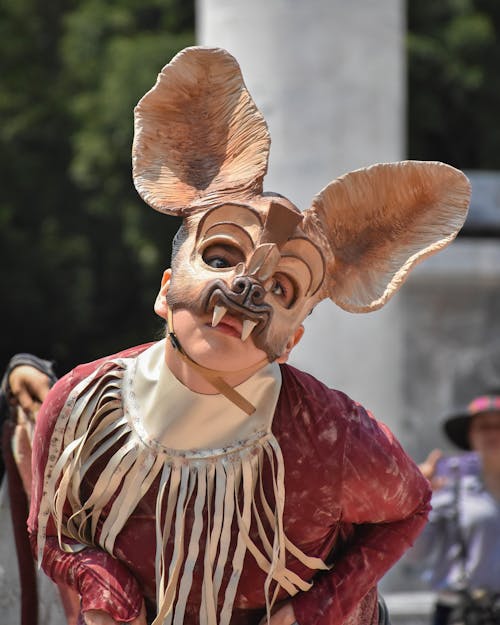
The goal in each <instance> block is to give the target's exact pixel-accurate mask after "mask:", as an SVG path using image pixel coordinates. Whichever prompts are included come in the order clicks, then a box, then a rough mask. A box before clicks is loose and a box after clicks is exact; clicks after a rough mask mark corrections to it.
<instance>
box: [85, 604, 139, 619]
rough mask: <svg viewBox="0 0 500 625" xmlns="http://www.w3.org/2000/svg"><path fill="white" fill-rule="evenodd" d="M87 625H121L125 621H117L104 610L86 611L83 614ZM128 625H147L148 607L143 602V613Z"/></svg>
mask: <svg viewBox="0 0 500 625" xmlns="http://www.w3.org/2000/svg"><path fill="white" fill-rule="evenodd" d="M83 620H84V621H85V625H121V623H122V622H123V621H115V619H114V618H111V616H110V615H109V614H108V613H107V612H104V611H103V610H86V611H85V612H84V613H83ZM126 625H147V623H146V607H145V606H144V601H143V602H142V607H141V613H140V614H139V616H138V617H137V618H135V619H134V620H133V621H128V622H127V623H126Z"/></svg>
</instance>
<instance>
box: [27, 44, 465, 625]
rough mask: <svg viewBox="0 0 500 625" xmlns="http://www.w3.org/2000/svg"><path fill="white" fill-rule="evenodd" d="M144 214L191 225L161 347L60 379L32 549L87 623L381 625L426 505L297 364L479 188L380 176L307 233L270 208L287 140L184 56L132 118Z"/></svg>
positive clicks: (41, 444) (419, 485)
mask: <svg viewBox="0 0 500 625" xmlns="http://www.w3.org/2000/svg"><path fill="white" fill-rule="evenodd" d="M135 124H136V125H135V138H134V146H133V176H134V182H135V185H136V188H137V190H138V191H139V194H140V195H141V197H142V198H143V199H144V200H145V201H146V202H147V203H148V204H150V205H151V206H152V207H153V208H155V209H157V210H159V211H161V212H163V213H166V214H167V215H173V216H177V217H178V216H181V217H183V219H184V221H183V225H182V227H181V229H180V230H179V232H178V234H177V236H176V238H175V241H174V246H173V254H172V268H171V269H167V270H166V271H165V272H164V275H163V278H162V281H161V285H160V290H159V293H158V296H157V299H156V302H155V305H154V310H155V312H156V313H157V314H158V315H159V316H160V317H161V318H162V319H163V320H164V322H165V324H166V335H167V336H166V338H164V339H162V340H160V341H158V342H155V343H152V344H146V345H142V346H138V347H133V348H130V349H128V350H125V351H123V352H120V353H118V354H115V355H112V356H108V357H105V358H102V359H100V360H98V361H95V362H93V363H86V364H83V365H80V366H79V367H77V368H75V369H74V370H73V371H71V372H70V373H68V374H67V375H66V376H64V377H63V378H61V380H59V381H58V382H57V383H56V385H55V386H54V388H53V389H52V390H51V391H50V393H49V395H48V396H47V398H46V400H45V402H44V404H43V406H42V409H41V411H40V413H39V417H38V419H37V428H36V445H35V447H34V459H33V471H34V476H33V478H34V481H33V498H32V505H31V511H30V519H29V530H30V533H31V536H32V540H33V545H34V547H35V548H36V550H37V554H38V559H39V562H40V564H41V566H42V567H43V568H44V570H45V571H46V572H47V573H48V574H49V575H50V576H51V577H52V578H53V579H54V580H56V581H63V582H65V583H68V584H70V585H71V586H72V587H73V588H74V589H75V590H77V591H78V593H79V594H80V596H81V601H82V604H81V610H82V619H83V620H84V622H85V623H86V624H87V625H116V623H123V622H127V623H132V624H133V625H145V623H146V622H148V623H151V622H153V623H154V624H155V625H163V624H169V623H173V625H180V624H181V623H182V624H184V625H216V624H219V625H227V624H231V625H258V624H259V623H265V622H269V623H270V625H292V624H293V623H299V624H300V625H313V624H314V625H341V624H343V623H346V624H347V623H348V624H349V625H351V624H352V625H354V623H356V624H357V625H376V624H377V623H378V622H379V608H378V604H377V583H378V581H379V579H380V578H381V577H382V575H383V574H384V573H385V572H386V571H387V570H388V568H390V567H391V566H392V565H393V564H394V563H395V562H396V561H397V560H398V559H399V558H400V557H401V555H402V554H403V553H404V551H405V550H406V549H407V548H408V547H409V545H411V544H412V542H413V541H414V539H415V538H416V536H417V535H418V534H419V532H420V531H421V529H422V528H423V526H424V524H425V521H426V517H427V514H428V509H429V499H430V489H429V486H428V483H427V481H426V480H425V479H424V477H423V476H422V474H421V473H420V471H419V470H418V467H417V466H416V465H415V464H414V462H413V461H412V460H411V459H410V458H409V457H408V455H407V454H406V453H405V452H404V451H403V449H402V448H401V446H400V445H399V443H398V442H397V441H396V440H395V438H394V437H393V435H392V433H391V432H390V431H389V430H388V428H387V427H386V426H385V425H383V424H382V423H380V422H378V421H377V420H376V419H375V418H374V417H373V416H372V415H371V414H370V413H369V412H368V411H367V410H365V408H363V407H362V406H361V405H359V404H358V403H357V402H355V401H353V400H352V399H350V398H349V397H347V396H346V395H345V394H343V393H342V392H340V391H335V390H332V389H329V388H327V387H326V386H325V385H323V384H322V383H321V382H319V381H318V380H316V379H315V378H313V377H312V376H310V375H308V374H307V373H305V372H302V371H299V370H298V369H295V368H294V367H291V366H288V365H287V364H286V360H287V358H288V355H289V353H290V351H291V350H292V349H293V348H294V346H295V345H296V344H297V342H298V341H299V340H300V339H301V338H302V335H303V332H304V329H303V325H302V322H303V320H304V318H305V317H306V316H307V315H308V314H309V313H310V311H311V310H312V308H313V307H314V306H315V305H316V304H317V303H318V302H319V301H321V300H323V299H325V298H327V297H329V298H331V299H332V300H333V301H335V302H336V303H337V304H339V305H340V306H342V307H343V308H344V309H346V310H350V311H351V312H369V311H371V310H376V309H377V308H380V307H381V306H383V305H384V304H385V302H386V301H388V300H389V299H390V297H391V296H392V295H393V294H394V293H395V292H396V291H397V289H398V288H399V287H400V286H401V285H402V283H403V282H404V280H405V277H406V275H407V274H408V272H409V270H410V269H411V268H412V267H413V266H414V265H415V264H416V263H417V262H418V261H420V260H422V259H423V258H425V257H426V256H428V255H429V254H431V253H434V252H437V251H438V250H439V249H441V248H442V247H444V246H445V245H447V244H448V243H449V242H451V241H452V240H453V238H454V237H455V236H456V233H457V232H458V230H459V229H460V227H461V225H462V224H463V221H464V219H465V215H466V212H467V207H468V203H469V196H470V187H469V184H468V181H467V179H466V178H465V176H464V175H463V174H462V173H461V172H459V171H458V170H456V169H454V168H452V167H449V166H447V165H444V164H442V163H435V162H411V161H406V162H402V163H391V164H377V165H374V166H372V167H370V168H366V169H362V170H358V171H356V172H350V173H349V174H346V176H344V177H342V178H341V179H338V180H335V181H332V182H331V183H330V184H329V185H328V186H327V187H325V188H324V189H323V190H322V191H320V192H319V193H318V194H317V195H316V196H315V198H314V199H313V202H312V205H311V207H310V208H309V209H307V210H305V211H303V212H301V211H299V209H298V208H297V207H295V206H294V205H293V204H292V203H291V202H290V201H289V200H287V199H286V198H284V197H283V196H281V195H278V194H276V193H265V192H264V191H263V177H264V174H265V172H266V170H267V159H268V152H269V144H270V138H269V135H268V131H267V126H266V124H265V121H264V119H263V117H262V115H261V114H260V112H259V111H258V109H257V108H256V107H255V104H254V103H253V100H252V99H251V97H250V95H249V93H248V91H247V89H246V87H245V85H244V82H243V79H242V76H241V72H240V69H239V66H238V64H237V63H236V61H235V59H234V58H233V57H232V56H231V55H230V54H228V53H227V52H226V51H224V50H221V49H218V48H217V49H216V48H201V47H194V48H188V49H186V50H184V51H182V52H181V53H179V54H178V55H177V56H176V57H175V58H174V59H173V60H172V62H171V63H170V64H169V65H167V66H166V67H165V68H163V70H162V72H161V73H160V75H159V77H158V80H157V83H156V85H155V86H154V87H153V88H152V89H151V90H150V91H149V92H148V93H147V94H146V95H145V96H144V97H143V98H142V100H141V101H140V102H139V104H138V105H137V107H136V110H135Z"/></svg>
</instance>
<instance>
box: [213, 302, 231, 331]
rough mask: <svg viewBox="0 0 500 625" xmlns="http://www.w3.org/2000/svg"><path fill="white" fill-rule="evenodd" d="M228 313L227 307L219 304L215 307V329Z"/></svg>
mask: <svg viewBox="0 0 500 625" xmlns="http://www.w3.org/2000/svg"><path fill="white" fill-rule="evenodd" d="M226 313H227V308H226V307H225V306H220V305H219V304H216V305H215V307H214V314H213V316H212V327H213V328H215V326H216V325H218V324H219V323H220V321H221V319H222V318H223V317H224V315H225V314H226Z"/></svg>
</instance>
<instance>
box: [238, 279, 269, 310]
mask: <svg viewBox="0 0 500 625" xmlns="http://www.w3.org/2000/svg"><path fill="white" fill-rule="evenodd" d="M231 290H232V291H233V293H235V294H236V295H237V296H238V300H239V302H240V304H241V305H242V306H249V305H254V306H259V305H260V304H262V303H263V302H264V297H265V295H266V291H265V290H264V287H263V286H262V284H260V282H257V281H256V280H254V279H253V278H251V277H250V276H238V277H237V278H235V279H234V281H233V284H232V285H231Z"/></svg>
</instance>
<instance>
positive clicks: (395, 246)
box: [303, 161, 470, 312]
mask: <svg viewBox="0 0 500 625" xmlns="http://www.w3.org/2000/svg"><path fill="white" fill-rule="evenodd" d="M469 199H470V184H469V181H468V179H467V178H466V176H465V175H464V174H463V173H462V172H461V171H459V170H457V169H454V168H453V167H450V166H449V165H445V164H444V163H437V162H425V161H402V162H400V163H386V164H378V165H373V166H371V167H368V168H366V169H360V170H357V171H353V172H351V173H348V174H346V175H345V176H342V177H341V178H338V179H337V180H334V181H333V182H331V183H330V184H329V185H328V186H327V187H325V188H324V189H323V190H322V191H321V192H320V193H319V194H318V195H317V196H316V197H315V198H314V200H313V203H312V206H311V208H309V209H308V210H307V211H305V213H304V222H303V227H304V229H305V230H306V232H307V233H308V235H309V236H310V237H311V238H312V239H314V240H316V241H317V242H318V244H319V245H320V246H321V247H322V249H323V251H324V252H325V254H326V256H327V259H328V260H327V266H328V277H327V281H326V283H325V293H324V297H330V298H331V299H332V300H333V301H334V302H335V303H336V304H337V305H338V306H340V307H341V308H343V309H345V310H347V311H349V312H369V311H372V310H376V309H378V308H381V307H382V306H383V305H384V304H385V303H386V302H387V301H388V300H389V299H390V298H391V297H392V295H394V293H395V292H396V291H397V290H398V289H399V287H400V286H401V285H402V284H403V282H404V281H405V279H406V277H407V275H408V272H409V271H410V269H411V268H412V267H413V266H414V265H415V264H416V263H418V262H419V261H421V260H422V259H423V258H425V257H426V256H429V255H430V254H433V253H435V252H437V251H438V250H440V249H442V248H443V247H445V246H446V245H448V243H450V242H451V241H452V240H453V239H454V238H455V236H456V235H457V233H458V231H459V230H460V228H461V227H462V225H463V223H464V221H465V217H466V215H467V210H468V206H469Z"/></svg>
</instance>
